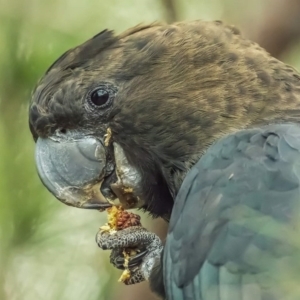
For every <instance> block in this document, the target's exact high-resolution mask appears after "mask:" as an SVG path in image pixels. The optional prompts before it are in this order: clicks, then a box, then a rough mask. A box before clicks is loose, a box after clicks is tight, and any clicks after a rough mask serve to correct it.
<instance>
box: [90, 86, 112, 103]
mask: <svg viewBox="0 0 300 300" xmlns="http://www.w3.org/2000/svg"><path fill="white" fill-rule="evenodd" d="M108 100H109V93H108V92H107V91H105V90H103V89H98V90H95V91H93V92H92V93H91V102H92V103H93V104H94V105H96V106H104V105H105V104H106V103H107V101H108Z"/></svg>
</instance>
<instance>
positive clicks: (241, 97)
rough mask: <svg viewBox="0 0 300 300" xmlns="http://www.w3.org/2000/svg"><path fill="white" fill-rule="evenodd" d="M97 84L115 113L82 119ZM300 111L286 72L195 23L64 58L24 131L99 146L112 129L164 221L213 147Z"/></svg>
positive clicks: (236, 38)
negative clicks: (83, 138)
mask: <svg viewBox="0 0 300 300" xmlns="http://www.w3.org/2000/svg"><path fill="white" fill-rule="evenodd" d="M100 83H105V84H106V83H108V84H109V85H111V86H112V87H114V88H115V89H116V90H117V93H116V96H115V98H114V103H113V105H112V106H111V107H110V108H109V109H108V110H106V111H105V112H91V111H88V109H85V101H86V98H87V95H88V93H89V92H90V91H91V90H92V89H93V88H94V87H96V86H97V85H99V84H100ZM299 108H300V75H299V74H298V73H297V72H296V71H295V70H294V69H293V68H291V67H289V66H287V65H285V64H284V63H282V62H280V61H278V60H277V59H275V58H273V57H271V56H269V54H268V53H266V52H265V51H264V50H263V49H262V48H260V47H259V46H258V45H257V44H255V43H253V42H250V41H248V40H246V39H244V38H243V37H242V36H241V35H240V33H239V31H238V30H237V29H235V28H234V27H231V26H225V25H223V24H222V22H219V21H216V22H203V21H194V22H183V23H176V24H172V25H161V24H152V25H149V26H138V27H135V28H133V29H130V30H128V31H126V32H125V33H123V34H121V35H119V36H114V34H113V32H111V31H107V30H105V31H103V32H101V33H99V34H98V35H96V36H95V37H94V38H92V39H91V40H88V41H87V42H85V43H84V44H82V45H80V46H78V47H76V48H74V49H71V50H69V51H68V52H66V53H65V54H64V55H62V56H61V57H60V58H59V59H58V60H57V61H56V62H55V63H54V64H53V65H52V66H51V67H50V68H49V70H48V71H47V73H46V74H45V76H44V77H43V78H42V80H41V81H40V82H39V84H38V86H37V88H36V90H35V92H34V95H33V98H32V103H31V107H30V126H31V130H32V133H33V136H35V137H37V136H48V135H50V134H51V133H53V132H54V130H55V129H57V128H66V129H72V128H77V129H78V128H80V129H82V130H84V131H86V132H90V133H92V134H94V135H96V136H103V135H104V134H105V132H106V128H107V127H110V128H111V129H112V139H113V141H117V142H118V143H120V145H121V146H122V147H123V148H124V150H125V152H126V155H127V157H128V159H129V161H130V163H132V164H134V165H135V166H136V167H137V168H138V169H140V170H141V172H142V173H143V174H145V176H146V177H147V179H145V182H147V185H146V186H145V189H144V193H145V194H146V195H145V196H146V199H147V202H148V204H149V205H151V203H153V199H154V198H155V199H157V198H162V197H161V194H163V198H164V199H165V201H166V202H168V203H169V206H168V208H167V211H161V208H158V207H156V208H154V207H152V212H153V213H154V214H163V213H169V212H170V206H171V205H172V198H173V196H174V195H175V194H176V192H177V190H178V188H179V186H180V185H181V182H182V179H183V177H184V175H185V174H186V172H187V170H188V169H189V168H190V167H191V166H192V165H193V164H194V163H195V162H196V161H197V160H198V159H199V157H200V156H201V154H202V153H203V151H205V149H206V148H207V146H208V145H210V144H211V143H212V142H213V141H214V140H216V139H217V138H219V137H221V136H223V135H224V134H226V133H230V132H233V131H236V130H237V129H241V128H247V127H251V126H254V125H258V124H267V123H270V122H279V121H282V120H285V121H297V120H298V118H299V115H300V111H299ZM166 124H168V126H166ZM136 158H142V159H141V160H139V159H136ZM148 170H151V172H148ZM149 182H152V184H150V187H149ZM155 186H158V187H159V189H160V191H159V192H157V193H156V192H155V190H156V187H155ZM162 191H165V192H162ZM169 191H170V193H171V194H170V193H169ZM167 199H169V200H167ZM158 203H159V202H158ZM157 205H158V204H156V206H157Z"/></svg>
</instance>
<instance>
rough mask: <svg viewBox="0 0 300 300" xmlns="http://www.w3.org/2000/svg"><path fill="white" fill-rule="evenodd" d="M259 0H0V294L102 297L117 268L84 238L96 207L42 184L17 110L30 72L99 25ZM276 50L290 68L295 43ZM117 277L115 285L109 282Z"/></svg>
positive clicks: (232, 17)
mask: <svg viewBox="0 0 300 300" xmlns="http://www.w3.org/2000/svg"><path fill="white" fill-rule="evenodd" d="M262 2H263V1H258V0H256V1H238V0H228V1H224V0H210V1H208V0H207V1H196V0H188V1H184V0H181V1H180V0H176V1H174V2H173V4H174V7H175V9H176V14H168V11H167V10H168V3H167V2H165V3H164V1H159V0H144V1H140V0H126V1H116V0H111V1H102V0H97V1H96V0H87V1H71V0H53V1H46V0H6V1H4V0H0V114H1V118H0V178H1V180H0V241H1V242H0V243H1V244H0V299H3V300H4V299H9V300H14V299H16V300H17V299H22V300H27V299H45V300H54V299H55V300H59V299H64V300H68V299H70V300H71V299H72V300H76V299H80V300H85V299H89V300H93V299H111V298H112V297H113V295H114V294H115V291H116V290H117V289H116V287H117V286H116V285H117V284H118V283H117V276H119V272H117V271H114V270H113V268H112V267H111V265H109V262H108V254H107V253H103V252H102V251H100V250H99V249H98V248H97V247H96V244H95V242H94V236H95V233H96V231H97V229H98V226H99V225H100V224H102V223H103V222H105V220H104V218H105V217H106V216H103V215H101V214H99V213H97V212H91V211H81V210H78V209H74V208H69V207H65V206H64V205H62V204H61V203H59V202H58V201H55V199H54V198H53V197H52V196H51V195H50V194H49V193H48V192H47V191H46V189H44V188H43V186H42V184H41V183H40V181H39V179H38V177H37V174H36V171H35V165H34V143H33V141H32V138H31V135H30V132H29V129H28V120H27V110H28V103H29V100H30V94H31V91H32V89H33V87H34V86H35V84H36V82H37V80H38V79H39V77H40V76H41V75H42V74H43V72H44V71H45V70H46V69H47V67H48V66H49V65H50V64H51V63H52V62H53V61H54V60H55V59H56V58H57V57H58V56H59V55H61V54H62V53H63V52H64V51H66V50H67V49H69V48H70V47H73V46H76V45H77V44H79V43H81V42H83V41H84V40H86V39H87V38H89V37H91V36H92V35H94V34H96V33H97V32H99V31H101V30H102V29H104V28H111V29H115V30H116V31H117V32H120V31H122V30H124V29H126V28H128V27H130V26H133V25H136V24H137V23H140V22H145V23H146V22H152V21H156V20H164V19H165V18H167V16H171V17H172V16H178V19H180V20H188V19H199V18H201V19H225V20H226V21H229V22H231V21H232V22H233V23H235V24H237V25H241V26H244V27H246V26H245V24H246V23H247V22H249V20H250V19H251V18H254V17H255V18H257V20H258V19H259V18H261V15H262V10H263V8H264V6H265V4H262ZM294 49H297V50H293V49H292V50H291V52H289V53H287V54H286V59H287V60H288V61H289V63H291V64H293V65H297V66H298V67H299V68H300V58H299V55H298V53H299V46H297V45H295V48H294ZM119 286H120V285H119Z"/></svg>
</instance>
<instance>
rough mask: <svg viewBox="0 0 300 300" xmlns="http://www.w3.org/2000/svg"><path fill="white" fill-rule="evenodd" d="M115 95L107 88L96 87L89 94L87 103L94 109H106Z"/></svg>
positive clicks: (112, 90) (113, 91)
mask: <svg viewBox="0 0 300 300" xmlns="http://www.w3.org/2000/svg"><path fill="white" fill-rule="evenodd" d="M115 93H116V92H115V90H114V89H112V88H111V87H109V86H106V85H104V86H100V87H97V88H95V89H94V90H93V91H92V92H91V93H90V94H89V96H88V103H89V105H90V107H92V108H94V109H103V108H106V107H108V106H109V105H110V104H111V103H112V100H113V98H114V96H115Z"/></svg>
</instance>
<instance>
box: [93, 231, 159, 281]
mask: <svg viewBox="0 0 300 300" xmlns="http://www.w3.org/2000/svg"><path fill="white" fill-rule="evenodd" d="M96 242H97V244H98V246H99V247H100V248H101V249H103V250H112V252H111V255H110V262H111V263H112V264H113V265H114V266H115V267H116V268H118V269H122V270H124V272H123V274H122V276H121V278H120V281H122V282H124V283H125V284H126V285H130V284H135V283H139V282H142V281H144V280H148V278H149V277H150V274H151V271H152V269H153V267H154V266H155V265H156V263H157V262H158V261H159V260H160V256H161V253H162V250H163V246H162V242H161V240H160V238H159V237H158V236H157V235H156V234H154V233H152V232H149V231H147V230H146V229H145V228H143V227H141V226H133V227H129V228H126V229H123V230H119V231H111V232H109V231H106V230H101V229H100V231H99V232H98V233H97V235H96Z"/></svg>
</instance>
